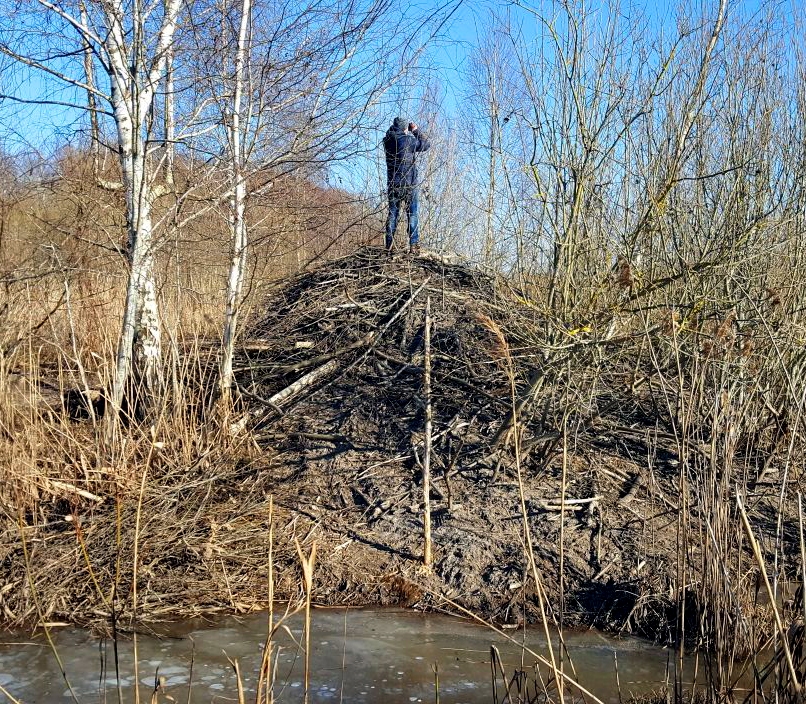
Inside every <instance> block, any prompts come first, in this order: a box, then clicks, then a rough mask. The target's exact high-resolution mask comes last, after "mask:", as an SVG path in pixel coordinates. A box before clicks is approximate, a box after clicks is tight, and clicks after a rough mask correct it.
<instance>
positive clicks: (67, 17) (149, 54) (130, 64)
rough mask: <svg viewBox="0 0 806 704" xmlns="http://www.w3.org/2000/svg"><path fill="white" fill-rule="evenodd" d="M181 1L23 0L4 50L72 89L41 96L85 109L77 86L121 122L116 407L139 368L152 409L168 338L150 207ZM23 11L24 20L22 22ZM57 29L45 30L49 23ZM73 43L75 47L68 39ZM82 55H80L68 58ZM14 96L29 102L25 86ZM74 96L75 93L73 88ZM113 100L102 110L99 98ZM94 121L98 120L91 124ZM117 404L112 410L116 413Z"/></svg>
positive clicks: (4, 35)
mask: <svg viewBox="0 0 806 704" xmlns="http://www.w3.org/2000/svg"><path fill="white" fill-rule="evenodd" d="M181 6H182V0H167V1H166V2H165V3H164V4H157V5H152V4H150V3H145V2H143V1H142V0H113V1H112V2H100V1H99V0H95V1H93V2H84V1H83V0H78V1H77V2H50V1H49V0H39V2H23V3H20V4H19V5H18V7H16V8H14V10H15V11H16V15H17V21H16V22H15V23H14V24H13V25H11V24H8V23H4V25H3V28H2V30H1V31H0V52H2V53H4V54H5V55H7V56H9V57H11V58H13V59H14V60H15V61H17V62H18V64H19V66H20V67H25V68H26V69H35V70H37V71H39V72H41V73H43V74H44V75H45V76H46V77H47V78H48V79H51V80H52V81H54V82H55V84H56V85H57V86H58V87H59V89H60V90H61V91H62V93H63V94H64V95H65V96H66V98H65V99H59V100H56V99H54V98H51V97H47V96H45V97H36V98H35V100H36V101H37V102H39V103H40V104H48V103H53V104H59V105H66V106H71V107H76V108H79V109H80V108H84V106H83V105H81V104H80V103H79V102H78V101H77V100H75V99H74V97H73V96H74V92H73V91H75V90H76V89H78V90H79V91H84V92H85V93H86V94H87V95H89V96H92V98H91V99H90V105H89V107H90V113H91V116H92V119H93V120H95V117H96V116H97V115H98V114H99V113H101V112H104V113H105V114H107V115H108V116H109V117H111V119H112V121H113V124H114V127H115V134H116V139H115V145H116V150H117V152H118V157H119V162H120V171H121V177H122V183H121V184H120V186H121V187H122V191H123V194H124V198H125V204H126V223H127V250H126V251H127V257H128V264H129V282H128V288H127V293H126V302H125V310H124V314H123V324H122V329H121V334H120V340H119V343H118V351H117V362H116V368H115V373H114V378H113V384H112V392H111V398H110V401H111V404H112V407H113V409H114V410H115V412H119V410H120V408H121V404H122V400H123V395H124V392H125V389H126V386H127V383H128V382H129V380H130V373H131V371H132V369H133V368H134V370H135V385H136V386H137V387H138V388H139V390H140V393H139V395H138V403H139V404H140V406H141V408H142V409H144V410H145V412H148V410H149V409H152V408H153V407H154V404H155V402H156V400H157V398H158V397H159V395H160V392H161V388H160V387H161V379H160V376H161V368H160V354H161V339H160V324H159V323H160V321H159V314H158V309H157V297H156V286H155V282H154V271H153V264H154V237H153V228H152V207H153V203H154V200H155V198H156V197H157V195H158V193H159V189H158V188H157V187H156V184H155V170H154V167H153V165H152V163H151V159H150V152H149V134H150V127H151V125H150V118H151V115H152V111H153V108H154V101H155V95H156V92H157V89H158V87H159V85H160V82H161V81H162V80H163V78H164V71H165V65H166V57H167V53H168V50H169V48H170V47H171V45H172V43H173V40H174V35H175V32H176V28H177V22H178V18H179V11H180V8H181ZM20 20H22V21H20ZM43 26H44V27H47V28H49V29H50V31H49V32H45V31H43V30H42V29H41V28H42V27H43ZM72 46H75V47H76V51H71V50H70V47H72ZM90 53H91V54H92V56H94V57H95V59H96V60H97V62H98V65H99V67H100V69H101V70H102V71H103V72H104V74H105V76H106V85H105V86H104V87H100V86H96V85H95V82H94V81H93V71H92V67H91V66H90V65H89V62H88V60H87V57H88V56H89V54H90ZM72 56H80V57H81V63H78V64H77V63H76V62H73V61H71V60H70V57H72ZM6 97H8V98H11V99H14V100H17V101H20V102H25V101H27V100H29V98H27V97H25V95H24V92H23V90H22V89H21V86H18V90H17V91H16V92H15V93H14V94H12V95H10V96H6ZM76 97H77V96H76ZM96 99H97V100H100V101H103V102H104V103H106V105H107V106H108V108H107V109H106V110H102V109H101V108H100V107H94V101H95V100H96ZM93 124H94V123H93ZM115 416H116V413H112V414H110V415H109V418H110V419H113V420H114V417H115Z"/></svg>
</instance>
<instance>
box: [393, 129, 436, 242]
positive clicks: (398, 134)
mask: <svg viewBox="0 0 806 704" xmlns="http://www.w3.org/2000/svg"><path fill="white" fill-rule="evenodd" d="M430 146H431V144H430V143H429V141H428V139H427V137H426V136H425V135H424V134H423V133H422V132H421V131H420V130H419V129H418V127H417V125H416V124H415V123H413V122H408V121H407V120H405V119H404V118H402V117H396V118H395V119H394V121H393V122H392V126H391V127H390V128H389V129H388V130H387V131H386V135H385V136H384V138H383V149H384V152H385V153H386V193H387V197H388V198H389V214H388V215H387V217H386V251H387V252H389V253H390V254H391V252H392V243H393V241H394V237H395V229H396V228H397V219H398V217H399V215H400V209H401V207H403V206H404V205H405V207H406V216H407V220H408V234H409V252H410V253H411V254H413V255H415V256H416V255H418V254H419V253H420V234H419V232H418V229H417V210H418V206H419V202H418V201H419V194H418V183H417V159H416V156H417V152H424V151H426V150H427V149H428V148H429V147H430Z"/></svg>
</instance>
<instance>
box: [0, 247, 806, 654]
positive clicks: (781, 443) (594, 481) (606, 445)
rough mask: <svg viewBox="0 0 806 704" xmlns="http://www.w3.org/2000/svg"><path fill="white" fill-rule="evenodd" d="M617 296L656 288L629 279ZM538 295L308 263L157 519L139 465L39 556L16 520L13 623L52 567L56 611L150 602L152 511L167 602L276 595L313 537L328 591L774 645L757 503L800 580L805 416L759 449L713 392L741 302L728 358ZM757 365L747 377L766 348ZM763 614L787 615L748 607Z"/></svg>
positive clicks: (158, 495) (335, 596) (164, 484)
mask: <svg viewBox="0 0 806 704" xmlns="http://www.w3.org/2000/svg"><path fill="white" fill-rule="evenodd" d="M533 294H534V295H533ZM611 295H612V300H615V301H619V300H621V301H626V300H629V301H632V304H635V301H637V300H638V298H639V296H638V294H636V293H635V292H634V291H627V290H621V289H619V288H618V286H616V285H615V284H614V285H613V292H612V294H611ZM538 300H540V298H539V296H538V295H536V293H535V292H531V293H530V291H529V290H527V289H516V288H514V287H513V286H512V285H511V284H510V283H508V282H507V281H505V280H503V279H499V278H494V277H492V276H489V275H487V274H485V273H483V272H482V271H479V270H477V269H475V268H473V267H471V266H469V265H466V264H463V263H456V262H451V261H449V260H447V259H443V258H441V257H438V256H435V255H424V256H422V257H419V258H416V259H407V258H404V257H400V258H395V259H393V260H389V259H387V258H386V256H385V254H384V253H383V252H381V251H380V250H376V249H371V248H368V249H364V250H360V251H358V252H357V253H356V254H354V255H352V256H349V257H347V258H343V259H340V260H338V261H335V262H332V263H328V264H326V265H323V266H322V267H321V268H318V269H316V270H314V271H312V272H310V273H305V274H303V275H300V276H298V277H296V278H294V279H292V280H290V281H287V282H286V283H285V284H284V285H283V286H281V287H279V288H278V289H277V290H276V292H275V293H274V294H273V295H272V296H271V297H270V298H269V300H267V301H266V303H265V307H264V308H263V309H262V310H259V311H257V312H256V313H255V314H254V315H253V317H252V320H251V322H250V323H249V324H248V326H247V332H246V333H245V335H244V339H243V344H242V347H241V350H240V353H239V357H238V360H237V363H236V367H237V369H236V375H237V385H238V392H239V393H238V399H239V400H238V403H237V407H236V412H235V413H234V415H233V416H232V417H231V419H230V421H229V422H228V424H227V425H226V427H225V428H224V429H220V430H215V429H211V430H210V431H209V432H210V434H211V436H214V437H215V438H216V439H215V442H213V443H209V442H207V440H209V438H207V439H205V438H203V437H199V438H197V439H196V440H195V441H194V442H197V443H198V447H205V448H207V449H205V450H204V451H197V450H194V447H193V446H189V447H187V448H185V451H186V453H187V458H188V459H187V461H186V462H185V464H184V465H183V466H181V467H180V466H177V465H176V464H173V463H164V462H163V461H162V460H161V457H162V455H161V453H162V450H161V449H160V447H157V448H156V449H152V451H151V454H150V455H149V457H148V458H142V461H143V462H146V461H148V462H150V463H151V464H150V465H149V474H148V481H147V482H145V484H144V485H143V495H142V506H141V509H140V517H141V518H140V520H139V523H138V519H137V515H138V513H137V511H138V501H139V499H138V497H139V491H140V479H139V477H140V476H141V475H140V474H138V473H137V471H133V475H132V476H133V479H132V481H131V483H130V486H129V489H128V493H126V490H121V489H117V491H119V492H121V493H120V495H119V496H118V498H117V500H116V499H115V497H114V496H113V495H112V494H111V492H112V489H111V488H107V496H106V497H104V496H103V494H104V492H103V490H102V487H103V485H102V483H96V484H93V485H92V487H91V492H85V493H89V495H90V496H91V497H93V498H92V499H90V498H86V497H82V496H74V495H73V496H72V497H71V501H72V502H73V508H72V509H69V510H68V511H67V512H68V513H69V512H70V511H72V514H73V515H74V516H75V520H71V521H69V522H66V523H65V522H62V523H58V525H57V522H56V521H53V520H44V521H43V522H41V523H38V524H37V526H38V527H37V526H34V525H33V523H34V521H33V520H32V519H31V518H30V517H28V518H27V519H26V520H28V523H30V524H31V525H28V526H23V533H24V536H25V538H26V541H27V550H28V555H27V558H26V557H25V555H24V554H23V551H22V548H21V546H20V541H19V536H18V534H17V532H18V531H17V527H16V526H14V525H10V527H9V528H8V529H7V530H6V531H5V532H4V533H3V534H2V545H1V546H0V565H2V573H0V585H4V586H3V588H2V589H0V608H1V609H2V610H3V612H4V614H5V617H6V619H7V620H8V621H9V622H12V623H13V622H16V623H22V622H25V621H26V620H28V621H30V620H31V619H32V618H36V610H35V609H36V605H35V603H34V600H33V599H32V596H31V590H32V589H34V590H36V592H37V593H38V595H39V597H40V601H41V610H42V617H43V618H46V619H50V620H58V619H67V620H70V621H73V622H79V623H85V624H94V625H102V624H108V623H109V621H110V619H111V618H113V616H114V618H116V619H118V620H120V621H122V620H123V619H124V617H128V616H131V615H132V602H131V599H132V581H133V580H132V576H131V575H132V574H133V567H134V553H135V550H134V548H135V533H137V540H138V557H137V570H136V580H137V616H138V618H140V619H142V620H144V621H149V620H151V621H154V620H159V619H167V618H176V617H180V616H189V615H198V614H209V613H212V612H215V611H232V610H234V611H246V610H250V609H254V608H262V607H265V605H266V599H267V593H268V592H267V589H268V587H267V574H268V566H269V555H270V547H271V548H272V551H273V552H272V560H273V564H274V576H275V580H276V591H275V594H276V596H277V597H278V598H281V599H294V598H296V597H297V596H298V595H299V593H300V589H301V587H300V584H301V582H302V580H301V574H302V573H301V569H300V567H299V558H298V554H297V549H296V547H295V540H296V541H298V542H299V543H300V546H301V549H302V551H303V552H304V553H306V554H307V553H308V552H309V550H310V548H311V546H312V545H313V544H314V543H315V544H316V546H317V552H316V566H315V575H314V601H315V602H317V603H319V604H350V605H366V604H405V605H407V606H411V607H415V608H423V609H442V610H446V611H451V612H455V613H461V612H463V610H468V611H470V612H473V613H474V614H477V615H479V616H481V617H484V618H486V619H490V620H493V621H495V622H497V623H500V624H518V623H521V622H522V621H523V620H524V619H526V620H528V621H535V620H539V619H541V618H542V614H543V613H545V615H546V617H547V618H549V619H552V620H555V621H556V622H560V621H562V622H563V623H565V624H567V625H574V624H576V625H585V626H588V625H593V626H597V627H601V628H605V629H609V630H615V631H629V632H632V633H639V634H644V635H647V636H650V637H653V638H658V639H661V640H669V639H673V638H674V635H675V632H676V629H677V628H678V626H679V624H680V623H681V622H682V619H681V618H680V614H681V606H683V605H685V621H684V623H683V626H684V628H685V629H686V632H687V633H689V635H691V636H692V637H697V638H699V639H700V641H701V642H702V641H703V640H704V639H705V636H704V635H703V634H705V633H715V632H717V631H719V632H722V631H724V630H725V629H727V628H730V629H732V632H733V633H734V634H739V636H740V637H741V638H743V639H744V641H745V644H746V645H747V646H748V647H749V646H751V645H753V644H758V643H759V642H762V641H763V639H764V638H765V637H766V635H768V634H769V633H770V629H769V626H770V624H771V623H772V621H771V620H770V619H769V615H770V614H769V609H770V601H769V599H767V598H765V595H764V587H763V574H762V571H761V568H760V565H759V563H758V562H757V561H756V560H755V558H754V552H753V551H752V550H751V547H752V543H751V542H750V540H749V537H748V533H747V532H743V530H742V528H741V523H740V519H741V515H742V512H743V511H744V512H745V513H746V515H747V516H748V520H749V525H750V526H751V529H752V532H753V535H754V536H755V538H754V539H755V540H756V541H757V542H758V544H759V546H760V548H759V549H760V551H761V553H762V554H763V555H766V556H769V555H772V554H773V553H774V554H776V555H778V556H779V559H778V570H779V572H778V575H779V583H780V584H783V583H784V582H783V581H781V579H780V577H781V576H782V575H783V576H784V577H785V576H786V575H787V574H789V575H791V576H792V577H795V576H796V572H795V568H794V567H793V566H792V564H791V563H793V562H794V561H796V558H797V556H798V555H799V548H798V541H799V533H798V530H797V520H796V516H794V517H793V515H791V514H788V513H786V511H783V512H782V511H781V510H780V509H779V506H780V505H782V501H781V500H782V496H781V495H782V488H781V487H782V486H783V484H782V480H781V477H780V475H779V472H778V469H777V467H778V465H777V460H776V458H778V457H780V456H781V452H783V451H785V450H786V447H787V443H788V440H787V436H786V435H785V432H786V429H785V427H784V423H783V422H782V421H781V419H780V418H778V419H777V420H776V422H772V423H769V424H767V425H766V426H765V425H764V424H763V423H762V420H760V419H761V418H762V416H763V414H764V411H759V413H758V414H757V415H756V416H755V421H756V423H755V425H754V426H753V428H754V431H753V432H754V434H753V435H752V438H751V439H752V443H753V444H752V447H751V446H750V444H749V443H750V441H749V440H748V437H750V436H749V435H748V431H747V430H746V427H747V418H736V417H735V416H732V415H731V413H732V412H731V410H730V407H729V406H730V403H729V399H727V398H726V396H725V395H723V396H715V395H714V394H713V393H712V392H711V391H710V389H711V388H712V387H711V386H710V384H711V381H712V380H713V379H716V378H718V374H717V373H716V372H714V371H713V370H710V371H707V373H706V372H703V373H700V372H701V371H702V370H701V369H700V367H702V368H705V367H706V366H707V365H708V364H710V363H711V362H709V361H708V360H712V361H713V363H714V365H715V366H714V367H713V369H718V368H721V367H717V366H716V365H717V364H719V365H724V364H728V363H729V364H732V365H734V366H738V365H743V364H746V363H747V364H750V363H752V358H749V360H750V361H749V362H748V358H747V357H746V356H745V355H743V353H742V351H741V350H740V343H741V340H740V339H739V338H738V337H737V336H736V333H735V327H736V324H735V323H734V322H730V323H729V325H732V326H733V328H732V329H733V332H730V335H732V336H733V337H732V338H731V337H730V335H729V334H728V333H727V332H725V327H724V323H725V321H724V320H717V319H715V318H706V317H704V318H703V319H702V320H701V321H700V322H699V323H698V325H699V327H698V328H697V329H698V331H699V332H698V335H699V338H697V339H698V340H699V339H703V338H707V339H708V340H710V341H711V348H710V350H711V351H709V352H708V355H709V356H708V357H707V358H706V356H705V353H704V352H701V351H698V350H699V349H700V348H699V347H698V345H699V343H698V342H695V343H692V344H691V345H689V346H688V347H687V346H686V344H685V340H683V335H684V332H683V331H682V328H680V329H675V328H674V326H675V324H676V322H675V320H674V318H673V317H671V316H669V315H668V312H664V311H665V309H661V310H660V312H659V313H657V315H656V317H655V319H652V318H651V317H649V315H647V316H639V315H632V317H630V316H627V315H626V314H625V315H620V316H619V315H617V314H615V313H610V314H609V315H605V314H602V315H601V316H599V317H597V316H591V317H589V318H588V319H587V320H586V321H584V324H583V323H579V321H577V322H576V323H573V324H572V323H570V322H569V323H565V322H560V321H557V320H556V319H553V318H552V317H551V316H550V315H548V313H547V312H546V309H545V306H544V305H543V304H540V303H538V302H537V301H538ZM427 305H428V306H430V314H431V318H432V325H431V330H430V349H429V350H428V352H429V353H430V359H431V383H430V386H431V393H430V397H431V398H430V403H431V408H432V411H433V426H432V443H431V453H430V467H431V473H432V478H431V493H430V506H431V513H432V519H431V520H432V539H433V565H432V569H431V570H430V571H429V570H426V569H424V567H423V564H422V562H423V560H422V557H423V533H424V525H423V523H424V514H423V511H424V496H423V487H422V475H423V463H424V461H425V454H426V448H425V439H426V438H425V408H426V404H427V401H428V399H427V398H426V394H425V389H424V379H425V375H424V360H425V354H426V345H425V339H426V336H425V317H426V316H425V312H426V306H427ZM604 310H605V312H607V311H612V310H613V307H612V301H611V303H610V304H608V307H607V308H606V309H604ZM693 326H694V324H693V323H690V328H691V327H693ZM720 326H722V328H720ZM714 350H717V351H714ZM697 355H700V356H699V357H698V356H697ZM697 365H699V367H698V366H697ZM210 367H211V368H212V367H214V365H210ZM695 367H696V368H695ZM741 369H742V370H743V371H742V374H743V376H737V377H736V378H737V379H746V380H747V388H748V389H750V387H751V386H752V383H753V382H752V380H753V379H754V376H753V368H752V366H745V367H741ZM202 377H203V378H207V377H204V375H202ZM737 383H739V382H737ZM204 384H207V385H208V386H209V387H210V388H214V385H215V382H214V380H209V379H208V381H206V382H204ZM675 385H677V386H675ZM204 388H206V387H204ZM675 388H677V391H675ZM680 389H682V390H683V391H685V393H684V394H681V393H680ZM725 393H726V394H727V393H730V394H732V395H733V396H736V395H737V394H738V393H740V390H739V391H737V389H736V388H732V389H731V390H729V392H725ZM741 393H746V394H748V395H749V394H751V393H752V389H751V390H749V391H746V392H745V391H741ZM767 401H768V402H769V405H770V406H771V407H773V408H776V407H780V406H778V401H776V400H775V399H774V397H773V396H772V395H768V396H767ZM728 423H732V424H733V426H732V428H733V429H731V430H729V431H727V432H721V431H720V430H719V429H720V428H723V427H725V426H726V424H728ZM742 423H744V424H745V425H742ZM725 438H729V439H730V443H731V444H726V442H727V441H726V440H725ZM191 445H192V443H191ZM791 491H792V488H791V486H790V485H786V492H787V495H789V492H791ZM737 496H738V497H739V498H740V499H741V504H740V503H739V502H737ZM94 499H99V500H98V501H95V500H94ZM53 511H54V514H55V513H58V512H59V511H61V512H62V513H64V512H65V507H64V506H63V505H62V506H58V504H54V508H53ZM778 517H780V521H779V520H778ZM46 518H47V517H46ZM15 523H16V518H15ZM77 526H78V527H77ZM270 526H271V527H272V529H273V531H272V533H273V535H272V541H270V540H269V534H270ZM527 527H528V531H529V535H528V540H527V535H526V529H527ZM530 551H531V555H532V556H533V558H534V563H533V564H532V560H531V559H530V557H529V555H530ZM23 561H25V562H23ZM24 564H26V565H27V570H26V569H23V565H24ZM26 572H27V574H26ZM29 580H30V581H29ZM53 585H58V589H54V588H53ZM113 587H114V588H113ZM780 607H781V608H786V607H787V602H786V599H784V598H782V599H780ZM759 614H761V616H759ZM762 616H763V617H764V618H763V621H762V620H760V621H759V622H763V623H765V624H766V630H765V629H763V628H760V627H759V628H758V630H757V631H753V632H752V633H751V632H750V630H748V629H747V628H744V627H740V625H741V624H742V623H747V622H748V619H750V620H752V619H756V618H758V619H761V617H762ZM708 624H711V625H708ZM714 624H716V625H714ZM719 624H721V625H719ZM709 629H710V630H709ZM720 629H721V631H720ZM765 634H766V635H765Z"/></svg>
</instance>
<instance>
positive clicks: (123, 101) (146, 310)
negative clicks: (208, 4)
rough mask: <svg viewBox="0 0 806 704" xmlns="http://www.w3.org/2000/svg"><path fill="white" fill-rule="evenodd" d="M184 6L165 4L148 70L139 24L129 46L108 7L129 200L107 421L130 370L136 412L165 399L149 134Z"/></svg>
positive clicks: (117, 6) (174, 1)
mask: <svg viewBox="0 0 806 704" xmlns="http://www.w3.org/2000/svg"><path fill="white" fill-rule="evenodd" d="M134 5H135V13H134V14H135V17H140V18H142V13H141V12H140V7H139V6H140V0H135V3H134ZM180 6H181V0H168V1H167V2H166V3H165V13H164V16H163V19H162V23H161V26H160V28H159V34H158V38H157V47H156V49H155V52H154V55H153V56H152V57H151V61H150V65H146V58H145V57H144V56H143V55H142V53H141V49H140V47H139V46H138V44H139V43H141V41H142V38H141V35H142V32H143V31H144V27H143V26H142V20H141V22H140V26H139V27H138V26H137V24H138V23H137V21H135V27H134V38H133V40H132V44H131V45H130V46H127V44H126V40H125V32H124V29H123V6H122V2H121V0H115V1H114V2H112V3H110V4H108V5H105V6H104V8H105V19H106V23H107V29H108V31H109V36H108V39H107V40H106V47H107V55H108V58H109V72H110V79H111V83H112V109H113V111H114V115H115V124H116V127H117V134H118V146H119V149H120V165H121V173H122V177H123V188H124V193H125V198H126V222H127V229H128V241H129V247H128V253H129V266H130V271H129V281H128V286H127V291H126V302H125V308H124V313H123V325H122V329H121V334H120V339H119V342H118V352H117V362H116V368H115V375H114V380H113V387H112V398H111V401H112V407H113V410H114V411H115V412H114V413H113V414H112V415H111V416H110V417H117V415H118V414H119V412H120V409H121V405H122V401H123V396H124V393H125V390H126V385H127V383H128V382H129V381H130V376H131V373H132V370H133V369H134V378H133V382H134V385H133V388H135V389H136V391H137V399H136V402H135V406H136V411H137V412H138V414H140V415H148V414H149V413H150V412H151V410H153V408H154V406H155V404H156V402H157V400H158V399H159V397H160V396H161V393H162V383H161V374H160V368H161V365H160V357H161V339H160V320H159V310H158V306H157V298H156V285H155V282H154V271H153V258H154V251H153V248H154V243H153V231H152V224H151V206H152V201H153V198H154V190H153V174H150V173H149V168H148V166H149V164H148V161H147V158H146V157H147V154H146V134H145V130H146V120H147V117H148V112H149V110H150V109H151V107H152V104H153V100H154V93H155V90H156V87H157V85H158V82H159V80H160V79H161V77H162V74H163V71H164V68H165V64H166V57H167V54H168V48H169V47H170V45H171V42H172V41H173V36H174V33H175V31H176V22H177V17H178V14H179V8H180Z"/></svg>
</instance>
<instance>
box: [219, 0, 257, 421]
mask: <svg viewBox="0 0 806 704" xmlns="http://www.w3.org/2000/svg"><path fill="white" fill-rule="evenodd" d="M251 13H252V4H251V0H243V5H242V8H241V24H240V29H239V31H238V47H237V50H236V55H235V77H234V81H235V85H234V91H233V99H232V119H231V121H230V127H229V139H228V141H229V147H230V157H231V164H230V166H231V168H230V171H231V178H232V190H233V197H232V202H231V206H232V210H231V214H230V231H231V235H232V260H231V262H230V270H229V278H228V280H227V302H226V310H225V313H224V331H223V347H224V349H223V351H222V355H221V398H222V402H223V403H224V404H225V406H226V405H228V404H229V402H230V396H231V388H232V358H233V355H234V349H235V335H236V332H237V325H238V314H239V312H240V307H241V294H242V291H243V280H244V274H245V271H246V254H247V231H246V221H245V219H244V215H245V206H246V182H245V179H244V163H243V162H244V144H243V143H244V139H243V129H244V124H243V121H242V119H241V118H242V115H241V110H242V103H243V88H244V81H245V69H246V58H247V43H248V37H249V23H250V16H251Z"/></svg>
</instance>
